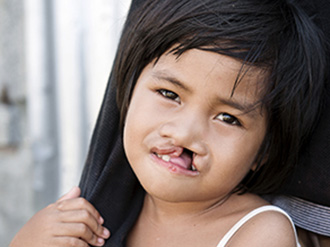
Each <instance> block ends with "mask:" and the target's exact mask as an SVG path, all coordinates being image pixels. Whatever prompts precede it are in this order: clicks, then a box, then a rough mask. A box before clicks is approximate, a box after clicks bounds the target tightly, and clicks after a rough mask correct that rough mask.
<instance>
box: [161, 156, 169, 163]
mask: <svg viewBox="0 0 330 247" xmlns="http://www.w3.org/2000/svg"><path fill="white" fill-rule="evenodd" d="M161 158H162V160H164V161H166V162H169V161H170V159H171V157H170V156H169V155H162V156H161Z"/></svg>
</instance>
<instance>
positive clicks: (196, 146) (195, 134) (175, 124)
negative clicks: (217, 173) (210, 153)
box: [159, 114, 207, 155]
mask: <svg viewBox="0 0 330 247" xmlns="http://www.w3.org/2000/svg"><path fill="white" fill-rule="evenodd" d="M206 125H207V123H206V122H204V121H203V119H202V118H198V117H197V115H193V114H190V115H188V116H187V115H184V114H182V115H181V116H176V117H174V118H172V119H168V120H167V121H165V122H164V123H163V124H162V125H161V126H160V128H159V134H160V136H162V137H164V138H169V139H171V142H172V143H173V144H174V145H176V146H181V147H184V148H187V149H189V150H190V151H192V152H194V153H196V154H198V155H205V154H206V150H207V149H206V144H205V143H206V142H205V138H206V135H207V126H206Z"/></svg>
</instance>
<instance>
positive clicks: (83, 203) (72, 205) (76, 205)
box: [57, 197, 104, 225]
mask: <svg viewBox="0 0 330 247" xmlns="http://www.w3.org/2000/svg"><path fill="white" fill-rule="evenodd" d="M57 208H58V209H59V210H60V211H73V210H80V209H82V210H87V211H88V212H89V213H90V214H91V215H92V216H93V217H94V218H95V220H96V221H97V222H98V223H99V224H101V225H102V224H103V223H104V220H103V218H102V217H101V215H100V214H99V212H98V211H97V210H96V209H95V208H94V206H93V205H92V204H91V203H90V202H88V201H87V200H86V199H84V198H82V197H79V198H74V199H68V200H64V201H59V202H57Z"/></svg>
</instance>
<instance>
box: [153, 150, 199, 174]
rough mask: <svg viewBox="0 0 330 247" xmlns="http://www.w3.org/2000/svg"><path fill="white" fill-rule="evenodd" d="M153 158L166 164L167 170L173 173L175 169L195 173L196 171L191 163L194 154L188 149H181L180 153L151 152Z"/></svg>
mask: <svg viewBox="0 0 330 247" xmlns="http://www.w3.org/2000/svg"><path fill="white" fill-rule="evenodd" d="M153 154H154V155H155V156H157V157H158V158H159V159H161V160H162V161H163V162H165V163H166V164H168V167H169V168H172V170H173V171H174V170H175V168H179V169H184V170H187V171H191V172H195V173H197V172H198V170H197V168H196V166H195V165H194V163H193V157H194V153H193V152H192V151H190V150H188V149H185V148H181V150H180V152H178V151H177V150H176V151H175V152H170V153H164V151H160V152H153Z"/></svg>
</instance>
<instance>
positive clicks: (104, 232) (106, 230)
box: [103, 228, 110, 238]
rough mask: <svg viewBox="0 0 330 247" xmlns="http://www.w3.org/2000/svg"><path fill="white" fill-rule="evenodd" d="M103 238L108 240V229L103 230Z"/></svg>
mask: <svg viewBox="0 0 330 247" xmlns="http://www.w3.org/2000/svg"><path fill="white" fill-rule="evenodd" d="M103 236H104V237H106V238H108V237H109V236H110V231H109V230H108V229H106V228H104V230H103Z"/></svg>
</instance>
